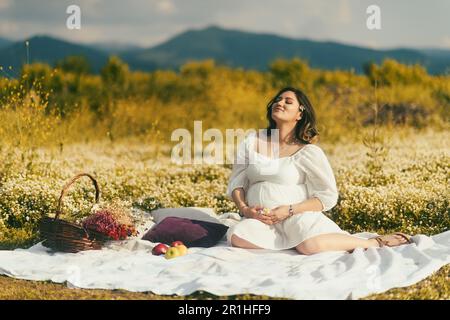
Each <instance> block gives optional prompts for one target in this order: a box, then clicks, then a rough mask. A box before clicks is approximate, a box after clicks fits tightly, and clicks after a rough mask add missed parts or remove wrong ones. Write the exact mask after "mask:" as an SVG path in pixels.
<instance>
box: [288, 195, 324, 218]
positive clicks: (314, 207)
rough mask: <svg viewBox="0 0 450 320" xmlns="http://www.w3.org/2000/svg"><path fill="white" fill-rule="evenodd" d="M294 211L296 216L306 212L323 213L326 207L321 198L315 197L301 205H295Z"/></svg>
mask: <svg viewBox="0 0 450 320" xmlns="http://www.w3.org/2000/svg"><path fill="white" fill-rule="evenodd" d="M292 209H293V210H294V214H296V213H302V212H304V211H322V210H323V209H324V207H323V204H322V201H320V200H319V198H316V197H313V198H309V199H307V200H305V201H302V202H299V203H294V204H293V205H292Z"/></svg>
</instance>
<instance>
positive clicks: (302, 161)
mask: <svg viewBox="0 0 450 320" xmlns="http://www.w3.org/2000/svg"><path fill="white" fill-rule="evenodd" d="M267 119H268V121H269V126H268V128H267V129H264V130H259V132H251V133H249V134H248V135H247V136H246V137H245V139H244V140H243V141H242V143H241V144H240V145H239V148H238V154H237V157H236V161H235V163H234V165H233V170H232V173H231V176H230V181H229V184H228V189H227V195H228V197H230V198H231V199H232V200H233V201H234V202H235V203H236V205H237V207H238V208H239V214H240V215H241V216H242V217H243V220H242V221H240V222H239V223H238V224H236V225H234V226H233V227H231V228H230V229H229V230H228V233H227V240H228V242H229V244H230V245H232V246H235V247H241V248H248V249H252V248H255V249H256V248H263V249H272V250H284V249H294V248H295V249H296V250H297V251H298V252H299V253H300V254H305V255H310V254H315V253H319V252H323V251H341V250H342V251H349V252H352V251H353V249H355V248H369V247H382V246H384V245H386V246H390V247H393V246H398V245H402V244H406V243H411V240H410V236H408V235H406V234H404V233H401V232H397V233H394V234H392V235H386V236H378V237H375V238H371V239H363V238H359V237H356V236H353V235H351V234H349V233H348V232H347V231H343V230H342V229H340V227H339V226H338V225H337V224H336V223H334V222H333V221H332V220H331V219H329V218H328V217H327V216H325V215H324V214H323V213H322V211H327V210H330V209H331V208H333V207H334V206H335V205H336V202H337V199H338V191H337V188H336V180H335V177H334V174H333V171H332V169H331V166H330V164H329V162H328V160H327V157H326V155H325V153H324V152H323V150H322V149H321V148H320V147H319V146H317V145H315V144H314V141H315V140H316V139H317V136H318V132H317V129H316V119H315V113H314V110H313V107H312V105H311V103H310V102H309V100H308V98H307V97H306V95H305V94H304V93H303V92H301V91H300V90H298V89H296V88H290V87H288V88H284V89H282V90H280V92H278V94H276V95H275V97H274V98H273V99H272V100H271V101H270V102H269V104H268V105H267ZM264 209H265V210H264ZM268 209H269V210H268Z"/></svg>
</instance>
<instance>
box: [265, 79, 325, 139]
mask: <svg viewBox="0 0 450 320" xmlns="http://www.w3.org/2000/svg"><path fill="white" fill-rule="evenodd" d="M286 91H292V92H293V93H294V94H295V96H296V97H297V100H298V102H299V104H300V108H302V107H303V111H302V118H301V119H300V120H299V121H297V124H296V125H295V138H296V139H297V140H298V141H300V142H302V143H304V144H310V143H315V142H317V140H318V137H319V131H318V130H317V128H316V114H315V112H314V109H313V107H312V105H311V102H309V99H308V97H307V96H306V95H305V94H304V93H303V92H302V91H301V90H300V89H297V88H293V87H285V88H283V89H281V90H280V91H279V92H278V93H277V94H276V95H275V97H273V98H272V99H271V100H270V102H269V103H268V104H267V116H266V117H267V120H268V121H269V126H268V127H267V135H269V136H270V135H271V129H276V128H277V124H276V122H275V121H274V120H273V119H272V104H273V103H274V102H275V99H277V98H278V97H279V96H280V95H281V94H282V93H283V92H286Z"/></svg>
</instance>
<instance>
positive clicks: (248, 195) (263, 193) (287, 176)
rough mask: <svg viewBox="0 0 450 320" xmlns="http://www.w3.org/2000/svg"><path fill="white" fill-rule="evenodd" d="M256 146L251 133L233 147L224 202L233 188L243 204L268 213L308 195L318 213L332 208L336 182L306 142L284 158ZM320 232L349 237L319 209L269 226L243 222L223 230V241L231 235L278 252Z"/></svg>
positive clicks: (322, 155) (325, 162) (315, 149)
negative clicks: (315, 201)
mask: <svg viewBox="0 0 450 320" xmlns="http://www.w3.org/2000/svg"><path fill="white" fill-rule="evenodd" d="M256 142H257V136H256V133H255V132H252V133H249V134H248V135H247V136H246V137H245V139H244V140H243V141H242V143H241V144H240V145H239V147H238V153H237V157H236V158H235V163H234V164H233V170H232V172H231V175H230V179H229V183H228V187H227V196H228V197H229V198H230V199H232V197H231V193H232V192H233V190H234V189H236V188H239V187H241V188H243V189H244V192H245V200H246V202H247V204H248V205H249V206H255V205H261V206H264V207H265V208H269V209H273V208H275V207H277V206H281V205H289V204H294V203H298V202H302V201H304V200H306V199H309V198H312V197H316V198H318V199H319V200H320V201H321V202H322V206H323V211H327V210H330V209H331V208H333V207H334V206H335V205H336V202H337V198H338V191H337V187H336V180H335V177H334V174H333V170H332V168H331V166H330V164H329V162H328V160H327V157H326V155H325V153H324V152H323V150H322V149H321V148H320V147H319V146H317V145H314V144H308V145H305V146H304V147H302V148H301V149H300V150H298V151H297V152H295V153H294V154H292V155H290V156H287V157H281V158H270V157H268V156H265V155H263V154H261V153H259V152H257V151H256V148H255V143H256ZM326 233H344V234H349V233H348V232H347V231H343V230H342V229H341V228H340V227H339V226H338V225H337V224H336V223H334V222H333V221H332V220H331V219H329V218H328V217H327V216H325V215H324V214H323V213H322V212H321V211H317V212H316V211H307V212H303V213H297V214H294V215H293V216H292V217H290V218H287V219H285V220H283V221H281V222H279V223H276V224H274V225H267V224H265V223H263V222H261V221H259V220H257V219H248V218H243V220H242V221H240V222H239V223H237V224H236V225H234V226H233V227H231V228H229V229H228V232H227V240H228V243H229V244H230V245H231V236H232V235H233V234H235V235H236V236H238V237H240V238H242V239H245V240H247V241H249V242H251V243H253V244H254V245H256V246H258V247H261V248H264V249H272V250H284V249H291V248H294V247H295V246H297V245H299V244H300V243H301V242H303V241H305V240H306V239H309V238H312V237H314V236H317V235H320V234H326Z"/></svg>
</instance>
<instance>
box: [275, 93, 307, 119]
mask: <svg viewBox="0 0 450 320" xmlns="http://www.w3.org/2000/svg"><path fill="white" fill-rule="evenodd" d="M271 108H272V119H273V120H274V121H275V122H277V123H278V122H279V121H283V122H296V121H297V120H300V118H301V111H300V110H299V108H300V103H299V102H298V100H297V97H296V96H295V93H294V92H292V91H285V92H283V93H282V94H280V95H279V96H278V97H276V98H275V100H274V102H273V103H272V106H271Z"/></svg>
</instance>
